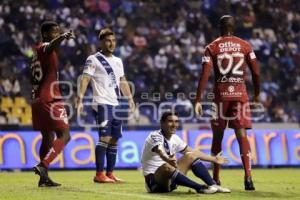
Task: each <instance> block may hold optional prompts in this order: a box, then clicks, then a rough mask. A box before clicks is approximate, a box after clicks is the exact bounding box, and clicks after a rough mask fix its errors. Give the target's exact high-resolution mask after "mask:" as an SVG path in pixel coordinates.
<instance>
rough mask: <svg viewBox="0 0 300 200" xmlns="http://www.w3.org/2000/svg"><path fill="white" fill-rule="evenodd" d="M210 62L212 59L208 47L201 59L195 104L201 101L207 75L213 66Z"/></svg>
mask: <svg viewBox="0 0 300 200" xmlns="http://www.w3.org/2000/svg"><path fill="white" fill-rule="evenodd" d="M212 60H213V58H212V55H211V52H210V49H209V47H206V48H205V52H204V55H203V57H202V72H201V75H200V78H199V82H198V88H197V96H196V102H200V101H201V98H202V95H203V91H204V89H205V87H206V84H207V81H208V78H209V74H210V71H211V69H212V66H213V61H212Z"/></svg>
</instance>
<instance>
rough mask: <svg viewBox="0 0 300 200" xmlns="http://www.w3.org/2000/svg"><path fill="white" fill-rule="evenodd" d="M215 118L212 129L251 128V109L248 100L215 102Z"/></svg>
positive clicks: (212, 121)
mask: <svg viewBox="0 0 300 200" xmlns="http://www.w3.org/2000/svg"><path fill="white" fill-rule="evenodd" d="M215 106H216V107H215V108H214V109H213V112H214V113H215V117H216V118H215V119H213V120H211V126H212V129H225V128H226V127H227V125H228V127H229V128H233V129H241V128H245V129H250V128H252V123H251V111H250V106H249V103H248V102H238V101H220V102H215Z"/></svg>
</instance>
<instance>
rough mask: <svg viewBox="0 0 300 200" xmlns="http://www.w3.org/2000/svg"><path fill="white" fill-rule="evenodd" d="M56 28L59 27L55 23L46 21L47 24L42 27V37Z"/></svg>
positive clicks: (44, 23)
mask: <svg viewBox="0 0 300 200" xmlns="http://www.w3.org/2000/svg"><path fill="white" fill-rule="evenodd" d="M54 26H58V24H57V23H56V22H55V21H45V22H43V23H42V25H41V33H42V35H43V34H44V33H45V32H48V31H49V30H50V29H51V28H52V27H54Z"/></svg>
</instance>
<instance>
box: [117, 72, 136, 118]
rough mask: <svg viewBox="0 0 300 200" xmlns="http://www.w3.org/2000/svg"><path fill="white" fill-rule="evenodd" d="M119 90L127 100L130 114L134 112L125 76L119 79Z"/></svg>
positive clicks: (133, 104)
mask: <svg viewBox="0 0 300 200" xmlns="http://www.w3.org/2000/svg"><path fill="white" fill-rule="evenodd" d="M120 89H121V92H122V94H123V95H124V96H126V97H127V98H128V104H129V109H130V112H133V111H134V110H135V103H134V100H133V97H132V94H131V90H130V87H129V84H128V81H127V79H126V77H125V76H122V77H121V78H120Z"/></svg>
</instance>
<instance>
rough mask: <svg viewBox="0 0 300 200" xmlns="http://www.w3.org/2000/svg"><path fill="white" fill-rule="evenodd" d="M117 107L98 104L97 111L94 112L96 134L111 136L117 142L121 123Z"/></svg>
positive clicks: (119, 136) (120, 132)
mask: <svg viewBox="0 0 300 200" xmlns="http://www.w3.org/2000/svg"><path fill="white" fill-rule="evenodd" d="M118 108H119V106H112V105H107V104H99V105H98V106H97V111H95V110H94V115H95V119H96V123H97V125H98V134H99V137H101V136H111V137H112V138H114V139H116V140H118V139H119V138H121V137H122V121H121V120H120V119H119V118H118V112H117V110H118Z"/></svg>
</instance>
